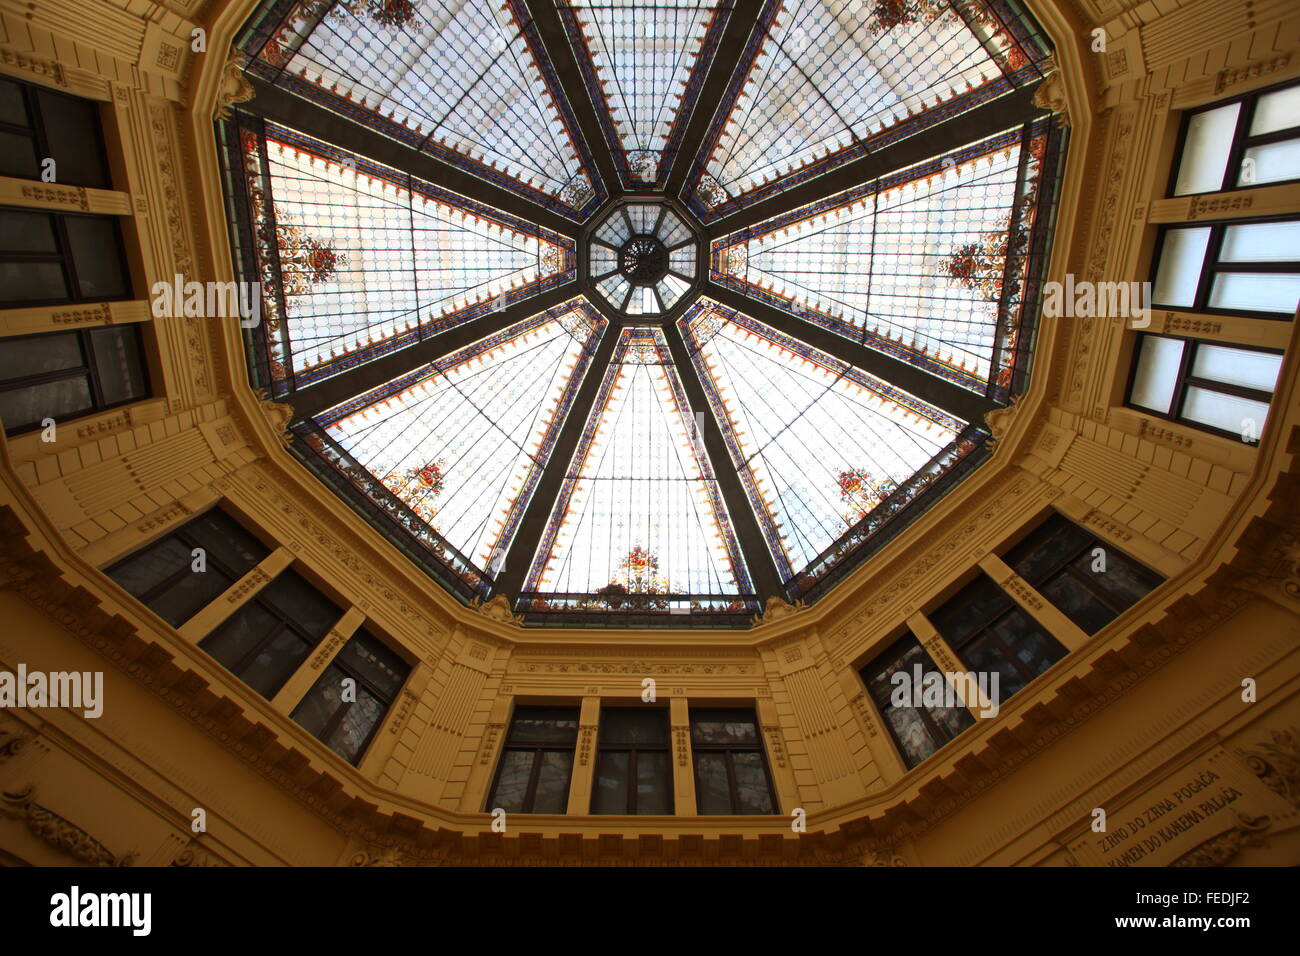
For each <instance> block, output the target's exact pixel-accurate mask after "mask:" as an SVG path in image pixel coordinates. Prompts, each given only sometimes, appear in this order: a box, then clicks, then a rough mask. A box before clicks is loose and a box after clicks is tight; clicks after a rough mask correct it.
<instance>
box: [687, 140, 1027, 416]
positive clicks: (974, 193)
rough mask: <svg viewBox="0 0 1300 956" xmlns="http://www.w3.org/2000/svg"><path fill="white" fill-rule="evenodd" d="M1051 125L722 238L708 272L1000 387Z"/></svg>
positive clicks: (902, 354) (984, 388)
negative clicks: (1008, 280)
mask: <svg viewBox="0 0 1300 956" xmlns="http://www.w3.org/2000/svg"><path fill="white" fill-rule="evenodd" d="M1051 127H1052V124H1051V122H1050V121H1047V120H1043V121H1037V122H1035V123H1031V124H1027V125H1026V126H1025V127H1024V128H1022V129H1014V130H1009V131H1007V132H1005V133H1001V134H999V135H997V136H992V137H989V138H988V139H985V140H981V141H980V142H978V143H974V144H972V145H970V146H966V147H963V148H961V149H957V150H953V151H952V152H949V153H946V154H944V155H943V156H938V157H935V158H934V159H931V160H927V161H926V162H924V163H918V164H917V165H915V166H911V167H908V168H906V169H903V170H901V171H899V172H897V173H891V174H890V175H888V176H884V177H881V178H880V179H876V180H872V181H870V182H867V183H864V184H863V185H861V186H857V187H855V188H853V189H850V190H846V191H845V192H842V193H839V194H837V195H834V196H831V197H829V198H828V199H826V200H823V201H821V202H817V203H813V204H811V205H808V206H804V207H801V208H799V209H796V210H794V211H793V212H790V213H786V214H784V215H781V216H777V217H774V218H772V219H769V220H767V221H765V222H762V223H759V224H758V225H756V226H753V227H752V228H749V229H745V230H742V231H741V232H738V233H733V234H732V235H730V236H727V237H725V238H723V239H719V240H717V241H716V242H715V243H714V244H713V262H712V270H713V272H712V275H713V279H714V280H715V281H717V282H719V283H720V284H722V285H725V286H728V287H730V288H733V289H736V290H738V291H741V292H745V293H746V294H748V295H752V296H754V297H755V298H757V299H760V300H761V301H763V302H765V303H767V304H769V305H772V306H774V307H776V308H778V309H781V310H782V311H784V312H788V313H789V314H791V315H794V316H796V317H798V318H800V319H803V320H805V321H808V322H812V323H814V324H816V325H819V326H822V327H824V328H827V329H831V330H832V331H834V332H837V333H839V334H841V335H843V336H845V337H846V338H850V339H852V340H853V341H856V342H862V343H864V344H866V345H868V346H870V347H872V348H875V349H877V350H879V351H882V352H885V353H887V354H890V355H894V356H895V357H897V358H901V359H903V360H904V361H907V362H909V363H911V364H913V365H916V366H918V367H921V368H924V369H926V370H927V371H930V372H932V373H934V374H935V375H938V376H940V377H942V378H945V379H947V380H948V381H951V382H954V383H955V384H958V385H961V386H963V387H965V388H968V389H971V390H972V391H976V392H979V393H981V394H987V393H988V392H989V390H990V385H991V384H993V385H995V386H997V387H999V388H1002V387H1005V386H1006V385H1007V384H1008V383H1009V379H1010V374H1011V367H1012V361H1013V359H1014V357H1015V354H1016V343H1017V340H1018V336H1019V330H1020V324H1021V312H1022V311H1023V310H1022V308H1021V306H1022V304H1023V301H1024V298H1025V296H1024V292H1025V284H1026V282H1027V279H1028V276H1029V270H1028V262H1027V260H1028V258H1029V253H1030V249H1031V244H1030V241H1029V239H1030V234H1031V232H1032V230H1033V227H1034V225H1035V223H1036V222H1037V218H1038V216H1039V214H1040V213H1039V208H1038V207H1039V203H1038V201H1037V200H1038V194H1039V187H1040V182H1041V175H1040V173H1041V169H1042V166H1043V158H1044V155H1045V153H1046V152H1047V147H1048V140H1049V132H1050V130H1051ZM1008 260H1010V261H1008ZM1007 279H1010V282H1009V283H1007V282H1006V280H1007Z"/></svg>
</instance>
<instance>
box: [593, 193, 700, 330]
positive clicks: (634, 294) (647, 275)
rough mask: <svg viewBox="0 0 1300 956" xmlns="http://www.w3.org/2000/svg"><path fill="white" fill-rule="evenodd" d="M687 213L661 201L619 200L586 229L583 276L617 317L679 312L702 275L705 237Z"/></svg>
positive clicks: (650, 317)
mask: <svg viewBox="0 0 1300 956" xmlns="http://www.w3.org/2000/svg"><path fill="white" fill-rule="evenodd" d="M688 223H689V219H688V215H687V214H686V213H684V212H682V211H681V210H679V209H677V208H675V207H674V206H673V204H671V203H669V202H665V201H662V200H655V201H647V200H643V199H630V200H627V201H624V202H620V203H616V204H615V205H614V206H613V207H611V208H610V209H609V210H608V211H607V212H606V213H605V214H604V215H603V216H600V217H598V219H597V220H596V223H595V225H594V226H593V227H592V228H591V229H590V230H589V232H588V233H587V237H586V239H585V241H584V246H585V251H586V256H585V257H584V260H583V269H582V278H583V280H584V282H585V284H586V285H587V286H588V288H589V289H590V293H591V295H592V297H593V298H595V299H596V300H597V301H598V302H600V303H601V304H602V305H603V306H605V308H606V310H607V311H608V312H609V313H610V314H611V316H612V317H614V318H623V317H627V318H635V319H637V320H638V321H640V320H642V319H658V318H664V317H668V316H669V315H672V314H675V313H676V312H678V311H680V308H679V307H684V306H685V305H686V304H687V303H688V302H689V300H690V299H691V298H692V297H691V296H690V292H691V291H692V290H693V289H694V287H695V285H696V279H697V278H698V275H699V259H700V240H699V238H698V237H697V235H696V233H695V230H694V229H692V228H691V226H690V225H689V224H688Z"/></svg>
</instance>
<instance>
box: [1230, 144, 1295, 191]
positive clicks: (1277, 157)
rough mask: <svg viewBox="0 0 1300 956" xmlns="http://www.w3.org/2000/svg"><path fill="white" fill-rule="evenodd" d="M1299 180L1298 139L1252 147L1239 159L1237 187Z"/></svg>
mask: <svg viewBox="0 0 1300 956" xmlns="http://www.w3.org/2000/svg"><path fill="white" fill-rule="evenodd" d="M1287 179H1300V139H1285V140H1282V142H1280V143H1265V144H1264V145H1262V146H1252V147H1250V148H1249V149H1248V150H1246V152H1245V154H1244V155H1243V156H1242V157H1241V169H1240V170H1239V171H1238V173H1237V185H1238V186H1257V185H1259V184H1261V183H1276V182H1281V181H1283V180H1287Z"/></svg>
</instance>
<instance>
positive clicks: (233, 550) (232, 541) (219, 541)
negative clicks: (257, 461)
mask: <svg viewBox="0 0 1300 956" xmlns="http://www.w3.org/2000/svg"><path fill="white" fill-rule="evenodd" d="M183 530H184V532H185V534H186V536H187V537H189V538H191V539H192V540H193V541H194V543H195V545H197V546H198V547H201V548H204V549H206V550H207V554H208V558H209V560H210V561H211V560H216V561H218V562H220V563H221V564H222V565H224V566H225V567H226V568H227V569H228V570H230V571H231V572H232V573H233V574H236V575H238V576H239V577H243V576H244V575H245V574H247V573H248V572H249V571H251V570H253V566H254V565H256V564H257V563H258V562H259V561H261V560H262V559H263V558H265V557H266V556H267V555H268V554H270V553H271V552H270V549H269V548H267V546H266V545H264V544H262V542H261V541H259V540H258V539H257V538H255V537H254V536H253V535H251V534H249V533H248V532H247V531H245V530H244V529H243V528H242V527H241V526H240V525H239V523H238V522H236V521H235V520H234V519H233V518H231V517H230V516H229V515H227V514H226V513H225V512H223V511H220V510H218V509H216V508H214V509H212V510H211V511H207V512H205V513H203V514H201V515H199V516H198V517H197V518H195V519H194V520H193V521H191V522H190V523H189V524H187V525H186V526H185V528H184V529H183Z"/></svg>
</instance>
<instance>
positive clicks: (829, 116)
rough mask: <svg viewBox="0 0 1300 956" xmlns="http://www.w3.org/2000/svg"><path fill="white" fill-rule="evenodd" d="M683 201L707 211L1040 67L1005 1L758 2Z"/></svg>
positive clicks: (996, 91) (1023, 80)
mask: <svg viewBox="0 0 1300 956" xmlns="http://www.w3.org/2000/svg"><path fill="white" fill-rule="evenodd" d="M762 2H763V8H762V11H761V13H760V15H759V20H758V25H757V27H756V28H755V30H754V32H753V34H752V35H751V36H750V38H749V42H748V44H747V46H746V47H745V52H744V54H743V55H742V57H741V61H740V65H739V67H738V69H737V70H736V72H735V74H734V75H733V76H732V79H731V82H730V84H729V85H728V88H727V91H726V93H725V94H724V96H723V99H722V102H721V105H720V106H719V108H718V111H717V112H716V113H715V114H714V118H713V123H712V125H711V126H710V128H709V132H708V133H707V135H706V137H705V140H704V146H703V148H702V149H701V150H700V152H699V155H698V156H697V157H696V158H695V165H694V167H693V168H692V171H691V174H690V175H689V176H688V178H687V184H688V193H687V195H686V196H685V197H684V198H686V199H687V201H688V202H689V203H690V205H691V206H692V208H693V209H694V210H695V211H696V212H697V213H698V214H699V215H700V216H701V218H702V219H704V220H705V221H706V222H707V221H712V220H714V219H717V218H720V217H722V216H724V215H728V214H730V213H732V212H735V211H736V210H737V209H740V208H743V207H745V206H747V205H750V204H751V203H754V202H757V201H759V200H760V199H764V198H767V197H768V196H771V195H774V194H776V193H779V192H782V191H784V190H786V189H788V188H790V187H791V186H793V185H797V184H799V183H803V182H807V181H808V180H809V179H812V178H814V177H816V176H820V175H822V174H823V173H825V172H828V171H829V170H832V169H835V168H838V167H839V166H841V165H843V164H844V163H846V162H850V161H852V160H855V159H859V158H861V157H863V156H865V155H867V154H868V153H872V152H875V151H877V150H879V149H881V148H883V147H885V146H887V145H890V144H892V143H895V142H898V141H899V140H901V139H904V138H906V137H908V136H911V135H912V134H914V133H917V132H920V131H921V130H924V129H927V128H929V127H931V126H933V125H935V124H937V123H939V122H942V121H943V120H946V119H949V118H951V117H953V116H956V115H959V114H960V113H964V112H966V111H967V110H970V109H972V108H974V107H976V106H978V105H980V104H981V103H985V102H988V101H989V100H991V99H994V98H996V97H998V96H1002V95H1004V94H1006V93H1008V92H1010V91H1011V90H1013V89H1015V88H1016V87H1019V86H1024V85H1025V84H1027V83H1031V82H1033V81H1035V80H1037V79H1039V78H1040V77H1041V76H1042V75H1043V70H1042V69H1041V68H1040V66H1041V65H1042V61H1043V60H1044V59H1045V58H1046V57H1047V55H1048V52H1049V51H1048V48H1047V46H1046V44H1045V42H1044V41H1043V40H1042V39H1041V37H1040V36H1039V35H1038V34H1037V32H1036V31H1031V29H1030V28H1029V27H1028V26H1027V23H1028V21H1027V19H1026V18H1024V16H1023V14H1022V13H1021V12H1020V8H1019V4H1018V3H1015V2H1007V0H874V2H873V3H863V2H862V0H762Z"/></svg>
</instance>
